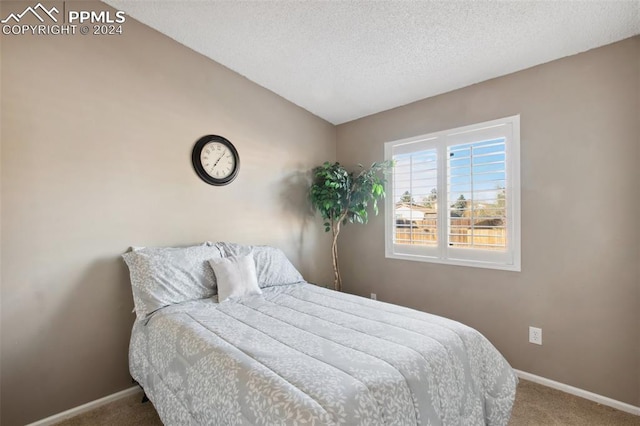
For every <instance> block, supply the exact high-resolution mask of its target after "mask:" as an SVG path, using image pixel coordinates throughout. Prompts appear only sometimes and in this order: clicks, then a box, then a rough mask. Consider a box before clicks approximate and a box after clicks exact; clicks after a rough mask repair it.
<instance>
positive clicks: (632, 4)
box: [105, 0, 640, 124]
mask: <svg viewBox="0 0 640 426" xmlns="http://www.w3.org/2000/svg"><path fill="white" fill-rule="evenodd" d="M105 2H106V3H108V4H110V5H111V6H113V7H115V8H117V9H120V10H124V11H125V12H126V13H127V14H128V15H130V16H132V17H133V18H135V19H137V20H139V21H141V22H142V23H144V24H146V25H148V26H150V27H152V28H155V29H156V30H158V31H160V32H162V33H164V34H166V35H167V36H169V37H171V38H173V39H175V40H177V41H178V42H180V43H182V44H184V45H186V46H188V47H190V48H191V49H193V50H195V51H197V52H200V53H202V54H203V55H205V56H208V57H209V58H211V59H213V60H215V61H216V62H219V63H221V64H223V65H225V66H227V67H228V68H230V69H232V70H234V71H236V72H238V73H239V74H242V75H244V76H245V77H247V78H248V79H249V80H252V81H254V82H255V83H257V84H259V85H261V86H263V87H266V88H267V89H269V90H271V91H273V92H275V93H277V94H279V95H280V96H282V97H284V98H286V99H288V100H289V101H291V102H293V103H295V104H297V105H299V106H301V107H303V108H305V109H307V110H308V111H311V112H312V113H314V114H316V115H318V116H320V117H322V118H324V119H326V120H327V121H330V122H331V123H334V124H340V123H344V122H347V121H350V120H354V119H356V118H360V117H363V116H366V115H370V114H373V113H376V112H380V111H384V110H387V109H390V108H393V107H396V106H400V105H404V104H407V103H410V102H413V101H416V100H419V99H423V98H426V97H430V96H433V95H437V94H440V93H444V92H448V91H451V90H454V89H457V88H460V87H464V86H468V85H470V84H473V83H477V82H480V81H484V80H487V79H490V78H494V77H498V76H501V75H505V74H508V73H511V72H514V71H518V70H521V69H525V68H529V67H531V66H534V65H537V64H541V63H544V62H548V61H551V60H554V59H557V58H561V57H564V56H568V55H572V54H575V53H578V52H582V51H585V50H589V49H592V48H594V47H598V46H602V45H605V44H608V43H612V42H614V41H618V40H622V39H624V38H627V37H630V36H633V35H635V34H639V33H640V0H634V1H612V0H602V1H562V0H557V1H515V0H514V1H488V0H478V1H470V0H463V1H459V0H457V1H456V0H449V1H426V0H425V1H397V0H396V1H362V0H360V1H355V0H354V1H348V0H347V1H318V0H307V1H186V0H183V1H140V0H106V1H105Z"/></svg>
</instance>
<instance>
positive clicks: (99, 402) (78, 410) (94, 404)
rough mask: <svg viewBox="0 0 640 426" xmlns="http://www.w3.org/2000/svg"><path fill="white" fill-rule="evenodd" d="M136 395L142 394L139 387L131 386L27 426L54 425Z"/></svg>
mask: <svg viewBox="0 0 640 426" xmlns="http://www.w3.org/2000/svg"><path fill="white" fill-rule="evenodd" d="M136 393H142V389H140V387H139V386H133V387H130V388H129V389H125V390H123V391H120V392H116V393H114V394H111V395H107V396H105V397H104V398H100V399H96V400H95V401H91V402H87V403H86V404H82V405H80V406H78V407H75V408H72V409H70V410H67V411H63V412H62V413H58V414H54V415H53V416H50V417H47V418H46V419H42V420H38V421H37V422H34V423H30V424H28V425H27V426H49V425H53V424H55V423H58V422H61V421H63V420H66V419H69V418H71V417H74V416H77V415H78V414H82V413H86V412H87V411H91V410H94V409H96V408H98V407H102V406H103V405H106V404H108V403H110V402H113V401H117V400H118V399H122V398H126V397H127V396H130V395H135V394H136Z"/></svg>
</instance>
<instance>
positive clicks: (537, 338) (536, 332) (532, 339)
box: [529, 327, 542, 345]
mask: <svg viewBox="0 0 640 426" xmlns="http://www.w3.org/2000/svg"><path fill="white" fill-rule="evenodd" d="M529 343H534V344H536V345H542V329H541V328H537V327H529Z"/></svg>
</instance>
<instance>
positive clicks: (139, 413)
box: [58, 380, 640, 426]
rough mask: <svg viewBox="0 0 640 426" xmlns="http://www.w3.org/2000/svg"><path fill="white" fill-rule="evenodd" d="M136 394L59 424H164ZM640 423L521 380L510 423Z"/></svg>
mask: <svg viewBox="0 0 640 426" xmlns="http://www.w3.org/2000/svg"><path fill="white" fill-rule="evenodd" d="M140 399H141V396H140V395H135V396H131V397H128V398H124V399H121V400H119V401H116V402H113V403H111V404H109V405H105V406H103V407H100V408H98V409H96V410H93V411H90V412H88V413H85V414H83V415H80V416H78V417H74V418H71V419H69V420H65V421H64V422H61V423H58V425H59V426H85V425H86V426H89V425H90V426H111V425H119V426H125V425H132V426H133V425H136V426H138V425H140V426H152V425H162V422H160V419H159V418H158V414H156V411H155V410H154V408H153V405H151V403H150V402H147V403H145V404H142V403H140ZM525 425H526V426H533V425H576V426H588V425H594V426H608V425H621V426H631V425H633V426H640V417H638V416H634V415H632V414H628V413H624V412H622V411H618V410H614V409H613V408H610V407H607V406H604V405H600V404H596V403H595V402H591V401H587V400H586V399H582V398H578V397H576V396H573V395H569V394H566V393H564V392H560V391H557V390H555V389H551V388H548V387H545V386H541V385H538V384H535V383H532V382H528V381H526V380H520V384H519V385H518V392H517V394H516V403H515V405H514V407H513V415H512V416H511V422H509V426H525Z"/></svg>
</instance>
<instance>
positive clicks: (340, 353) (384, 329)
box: [125, 243, 517, 425]
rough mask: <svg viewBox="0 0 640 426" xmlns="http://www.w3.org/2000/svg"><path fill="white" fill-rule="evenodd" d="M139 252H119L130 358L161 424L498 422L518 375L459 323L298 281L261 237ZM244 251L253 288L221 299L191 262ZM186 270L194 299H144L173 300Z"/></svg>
mask: <svg viewBox="0 0 640 426" xmlns="http://www.w3.org/2000/svg"><path fill="white" fill-rule="evenodd" d="M145 250H147V253H151V254H150V255H147V257H144V256H143V257H144V258H143V261H139V259H134V258H139V257H140V256H141V251H140V250H135V251H132V252H131V253H129V254H128V255H131V256H129V258H127V257H125V260H126V261H127V264H128V265H129V269H130V273H131V280H132V286H133V288H134V301H135V302H136V312H137V313H139V315H138V318H139V319H138V320H137V321H136V322H135V323H134V326H133V330H132V335H131V344H130V350H129V364H130V371H131V374H132V376H133V378H134V379H135V380H136V381H137V382H138V383H140V385H141V386H142V387H143V388H144V390H145V393H146V395H147V396H148V397H149V399H150V400H151V401H152V402H153V404H154V406H155V407H156V409H157V411H158V414H159V415H160V418H161V419H162V421H163V423H164V424H166V425H338V424H340V425H484V424H488V425H506V424H507V423H508V420H509V416H510V412H511V407H512V404H513V400H514V396H515V388H516V384H517V378H516V376H515V374H514V373H513V370H512V369H511V367H510V366H509V364H508V363H507V361H506V360H505V359H504V358H503V357H502V355H501V354H500V353H499V352H498V351H497V350H496V349H495V348H494V347H493V346H492V345H491V343H490V342H489V341H488V340H487V339H486V338H485V337H483V336H482V335H481V334H480V333H479V332H477V331H476V330H474V329H472V328H470V327H467V326H465V325H463V324H460V323H458V322H456V321H452V320H449V319H445V318H442V317H439V316H436V315H431V314H427V313H424V312H420V311H416V310H412V309H408V308H404V307H400V306H395V305H392V304H388V303H383V302H379V301H374V300H370V299H366V298H362V297H358V296H354V295H349V294H345V293H339V292H336V291H333V290H328V289H325V288H322V287H319V286H316V285H313V284H310V283H307V282H305V281H304V280H303V279H302V276H301V275H300V274H299V273H298V272H297V271H295V268H294V267H293V265H291V264H290V263H289V262H288V260H286V257H284V255H283V254H282V252H280V251H279V250H277V249H273V248H269V247H264V246H262V247H261V246H243V245H237V244H227V243H216V244H211V243H208V244H205V245H202V246H198V247H197V248H196V249H195V250H192V252H191V253H186V254H181V255H179V256H177V259H176V260H175V264H171V262H167V259H166V256H165V257H162V256H160V259H155V260H154V259H153V258H155V257H158V253H160V252H161V251H158V252H153V250H159V249H145ZM149 250H151V251H149ZM175 250H176V251H175V252H172V253H174V254H175V253H178V252H179V251H180V250H185V249H175ZM143 251H144V250H143ZM194 252H198V254H197V255H194ZM247 253H248V255H250V256H251V258H252V259H253V261H254V262H255V276H256V281H257V282H258V287H259V292H258V291H256V292H255V293H250V292H249V293H247V294H244V295H242V296H240V297H231V298H225V299H224V300H223V301H222V302H219V301H218V299H219V298H221V297H222V295H223V293H222V288H223V287H222V285H221V281H220V280H219V278H220V277H222V276H223V274H221V273H219V272H218V270H217V269H215V264H213V263H211V266H209V265H208V264H207V262H206V261H205V262H204V264H202V262H201V261H203V260H204V259H207V258H209V257H210V256H214V257H216V258H220V259H223V260H218V262H223V261H224V262H228V259H235V258H239V257H240V256H241V255H242V256H246V255H247ZM143 254H144V253H143ZM125 256H127V255H125ZM172 256H173V254H172ZM183 256H186V257H188V258H189V259H190V260H189V261H185V259H182V257H183ZM169 257H171V256H169ZM174 257H175V256H174ZM194 258H195V260H194ZM149 259H152V260H149ZM198 259H199V260H198ZM154 262H155V263H154ZM185 262H186V263H187V264H188V265H189V266H188V267H186V268H184V267H183V266H184V264H185ZM167 263H169V265H168V266H167ZM141 264H142V266H140V265H141ZM176 265H178V266H176ZM162 268H166V269H168V272H166V271H165V272H166V273H165V274H164V276H163V272H162V271H161V272H160V273H158V271H157V270H158V269H162ZM176 268H178V271H177V272H176V270H175V269H176ZM180 268H183V269H184V270H185V271H186V272H185V271H183V272H180V270H179V269H180ZM207 268H208V269H207ZM214 269H215V270H216V273H212V271H213V270H214ZM194 271H195V272H194ZM149 274H151V275H154V274H155V275H158V274H159V275H161V278H160V279H158V277H157V276H156V277H155V278H154V279H151V280H150V279H149V277H148V276H145V275H149ZM216 276H218V282H215V280H216ZM185 277H187V278H185ZM143 278H144V279H147V282H144V284H140V283H141V282H143V281H144V280H143ZM185 279H187V280H188V279H193V282H194V283H195V282H199V283H200V287H199V288H198V289H197V291H196V293H197V292H200V295H199V297H198V298H195V299H190V300H181V301H179V302H177V303H168V302H167V300H161V301H160V302H159V303H158V304H155V305H154V303H150V302H149V301H148V300H143V299H145V298H146V299H149V297H148V296H149V295H148V294H146V296H145V295H144V292H145V291H146V292H147V293H149V292H154V291H156V290H157V289H155V287H157V286H158V285H161V286H169V287H172V289H171V290H170V291H169V293H170V294H169V295H167V294H165V293H166V289H163V290H162V291H161V292H160V293H162V297H164V298H165V299H172V298H173V299H179V300H180V299H181V298H182V297H183V296H175V294H174V293H175V292H176V291H178V292H179V290H177V289H182V288H183V287H184V286H185V285H184V283H182V284H180V285H177V284H175V282H176V281H185ZM203 280H204V281H203ZM207 280H208V281H207ZM211 280H213V284H212V281H211ZM292 281H293V282H292ZM203 282H204V284H203ZM192 284H193V283H192ZM211 285H214V286H215V287H216V288H214V289H211V288H210V286H211ZM141 289H145V290H144V291H143V290H141ZM218 290H219V291H218ZM207 291H209V293H218V294H209V293H208V292H207ZM172 292H173V293H172ZM136 293H137V294H136ZM171 294H173V296H171ZM225 294H226V293H225ZM203 295H204V296H206V297H202V296H203ZM191 296H192V295H190V296H189V297H191ZM162 297H161V298H162ZM138 305H141V306H145V307H146V309H141V312H138ZM156 305H163V306H161V307H160V308H157V306H156Z"/></svg>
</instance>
